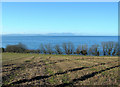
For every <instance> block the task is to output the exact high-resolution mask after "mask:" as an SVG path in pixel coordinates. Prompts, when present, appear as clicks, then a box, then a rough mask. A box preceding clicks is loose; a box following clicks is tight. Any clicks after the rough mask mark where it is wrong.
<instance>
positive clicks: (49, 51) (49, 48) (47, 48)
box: [45, 44, 53, 54]
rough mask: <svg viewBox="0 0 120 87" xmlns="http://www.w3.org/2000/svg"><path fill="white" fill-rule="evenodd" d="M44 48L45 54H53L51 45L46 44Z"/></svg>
mask: <svg viewBox="0 0 120 87" xmlns="http://www.w3.org/2000/svg"><path fill="white" fill-rule="evenodd" d="M45 48H46V52H47V53H49V54H52V53H53V51H52V46H51V44H46V45H45Z"/></svg>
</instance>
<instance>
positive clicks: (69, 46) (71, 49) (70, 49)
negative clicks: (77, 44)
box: [62, 42, 74, 55]
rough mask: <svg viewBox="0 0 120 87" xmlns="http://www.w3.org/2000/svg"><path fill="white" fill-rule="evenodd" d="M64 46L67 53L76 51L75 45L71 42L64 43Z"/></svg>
mask: <svg viewBox="0 0 120 87" xmlns="http://www.w3.org/2000/svg"><path fill="white" fill-rule="evenodd" d="M62 47H63V50H64V52H65V53H66V54H67V55H69V54H72V53H73V52H74V46H73V44H72V43H71V42H69V43H63V45H62Z"/></svg>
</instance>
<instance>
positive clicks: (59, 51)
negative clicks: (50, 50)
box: [54, 45, 62, 54]
mask: <svg viewBox="0 0 120 87" xmlns="http://www.w3.org/2000/svg"><path fill="white" fill-rule="evenodd" d="M54 48H55V53H56V54H62V50H61V48H60V46H59V45H55V47H54Z"/></svg>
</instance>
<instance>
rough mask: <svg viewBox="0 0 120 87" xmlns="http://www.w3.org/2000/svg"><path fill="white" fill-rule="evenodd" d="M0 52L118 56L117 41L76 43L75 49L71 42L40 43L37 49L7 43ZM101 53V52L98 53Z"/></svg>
mask: <svg viewBox="0 0 120 87" xmlns="http://www.w3.org/2000/svg"><path fill="white" fill-rule="evenodd" d="M1 50H2V52H15V53H41V54H66V55H72V54H74V55H92V56H100V55H104V56H118V55H119V51H118V43H117V42H112V41H109V42H102V43H101V46H100V45H97V44H95V45H92V46H91V47H89V48H88V45H86V44H84V45H78V47H77V48H76V49H75V48H74V45H73V43H71V42H68V43H63V44H62V45H55V46H52V45H51V44H50V43H49V44H45V45H44V44H40V48H39V49H37V50H30V49H27V48H26V46H25V45H23V44H21V43H19V44H18V45H8V46H7V47H6V48H5V49H4V48H1ZM100 53H101V54H100Z"/></svg>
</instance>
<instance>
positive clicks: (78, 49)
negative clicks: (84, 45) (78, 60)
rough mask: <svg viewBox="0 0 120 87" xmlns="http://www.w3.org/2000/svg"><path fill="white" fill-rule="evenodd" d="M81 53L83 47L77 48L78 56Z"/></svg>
mask: <svg viewBox="0 0 120 87" xmlns="http://www.w3.org/2000/svg"><path fill="white" fill-rule="evenodd" d="M80 53H81V46H80V45H79V46H78V47H77V49H76V54H78V55H79V54H80Z"/></svg>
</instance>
